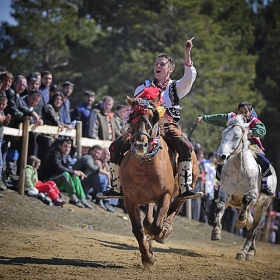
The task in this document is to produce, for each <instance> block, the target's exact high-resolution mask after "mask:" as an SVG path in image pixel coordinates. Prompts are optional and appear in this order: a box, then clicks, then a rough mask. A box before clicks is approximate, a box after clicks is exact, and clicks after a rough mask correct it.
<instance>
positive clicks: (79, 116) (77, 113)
mask: <svg viewBox="0 0 280 280" xmlns="http://www.w3.org/2000/svg"><path fill="white" fill-rule="evenodd" d="M94 101H95V92H94V91H92V90H86V91H85V92H84V100H83V102H82V103H81V104H79V105H78V106H77V107H75V109H74V110H73V111H72V112H71V121H81V122H82V136H83V137H86V136H87V135H86V134H87V133H86V129H87V128H88V119H89V115H90V112H91V109H92V105H93V103H94Z"/></svg>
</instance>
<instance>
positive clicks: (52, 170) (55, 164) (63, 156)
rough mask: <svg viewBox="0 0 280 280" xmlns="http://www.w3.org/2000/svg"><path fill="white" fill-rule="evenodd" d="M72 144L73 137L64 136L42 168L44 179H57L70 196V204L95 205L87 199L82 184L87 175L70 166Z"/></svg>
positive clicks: (41, 172)
mask: <svg viewBox="0 0 280 280" xmlns="http://www.w3.org/2000/svg"><path fill="white" fill-rule="evenodd" d="M71 146H72V142H71V139H70V138H68V137H63V138H61V139H59V144H58V146H57V147H56V148H54V149H52V150H51V151H50V152H49V154H48V155H47V157H46V159H45V161H44V162H43V166H42V168H41V170H40V178H41V179H42V180H51V181H55V182H56V184H57V186H58V188H59V190H60V191H66V192H67V194H68V195H69V197H70V201H69V203H70V204H73V205H76V206H77V207H80V208H84V207H87V208H89V209H92V208H93V207H92V206H91V205H90V204H89V203H88V202H87V201H86V196H85V193H84V190H83V188H82V185H81V181H80V178H79V177H81V179H84V178H85V177H86V175H85V174H84V173H83V172H82V171H80V170H73V169H71V168H69V162H68V155H69V153H70V150H71Z"/></svg>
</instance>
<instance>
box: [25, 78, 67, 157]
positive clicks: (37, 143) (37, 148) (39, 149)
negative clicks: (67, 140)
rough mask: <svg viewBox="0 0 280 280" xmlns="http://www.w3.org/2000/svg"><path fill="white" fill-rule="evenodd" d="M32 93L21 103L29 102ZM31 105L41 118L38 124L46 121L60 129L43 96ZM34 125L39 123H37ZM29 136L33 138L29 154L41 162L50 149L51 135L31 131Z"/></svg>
mask: <svg viewBox="0 0 280 280" xmlns="http://www.w3.org/2000/svg"><path fill="white" fill-rule="evenodd" d="M36 77H37V76H36ZM38 82H39V81H38ZM36 84H37V83H36ZM38 92H39V93H40V91H38ZM33 93H34V91H31V92H29V93H28V95H27V96H25V97H23V98H22V101H23V103H25V104H26V103H27V102H30V101H31V96H32V95H33ZM32 107H33V111H35V112H36V113H37V114H38V116H39V117H40V118H41V120H40V122H41V124H40V125H43V124H44V123H46V122H47V123H48V125H53V126H59V127H60V129H61V128H63V127H62V126H60V123H59V122H58V121H57V120H56V118H55V117H54V116H53V115H52V114H51V112H50V110H49V107H48V105H47V104H46V103H45V100H44V99H43V98H40V100H39V101H38V103H37V104H36V105H35V106H32ZM31 123H32V121H31ZM35 124H36V123H35ZM36 125H39V124H38V123H37V124H36ZM31 138H33V139H32V140H31V141H33V145H34V149H33V151H32V150H30V151H29V155H35V156H38V158H39V159H40V160H41V161H42V162H43V161H44V158H45V157H46V155H47V153H48V150H49V149H50V146H51V142H52V137H51V136H50V135H46V134H36V133H33V134H32V135H31Z"/></svg>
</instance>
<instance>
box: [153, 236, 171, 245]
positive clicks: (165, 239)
mask: <svg viewBox="0 0 280 280" xmlns="http://www.w3.org/2000/svg"><path fill="white" fill-rule="evenodd" d="M154 240H155V241H156V242H157V243H161V244H165V243H166V242H167V241H168V238H159V237H157V236H155V238H154Z"/></svg>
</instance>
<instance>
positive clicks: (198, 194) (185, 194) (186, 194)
mask: <svg viewBox="0 0 280 280" xmlns="http://www.w3.org/2000/svg"><path fill="white" fill-rule="evenodd" d="M201 196H204V193H203V192H196V191H194V190H193V189H192V188H190V187H187V188H186V191H185V192H183V193H180V194H179V200H187V199H194V198H199V197H201Z"/></svg>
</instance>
